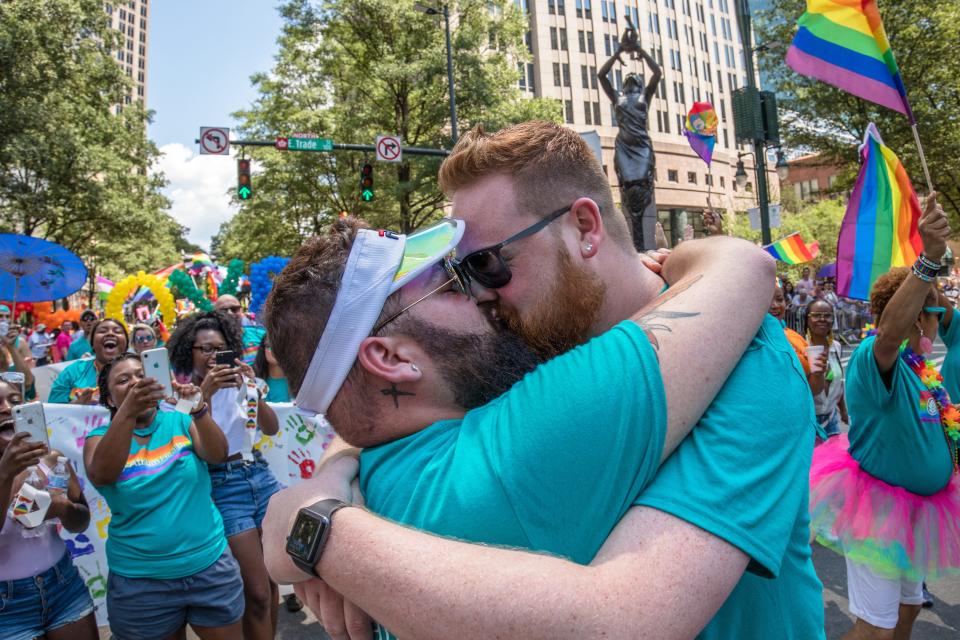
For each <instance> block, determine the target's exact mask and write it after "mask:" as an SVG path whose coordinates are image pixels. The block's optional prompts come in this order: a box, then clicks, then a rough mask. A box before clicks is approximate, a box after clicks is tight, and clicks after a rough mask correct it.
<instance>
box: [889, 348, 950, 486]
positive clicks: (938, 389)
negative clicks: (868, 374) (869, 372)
mask: <svg viewBox="0 0 960 640" xmlns="http://www.w3.org/2000/svg"><path fill="white" fill-rule="evenodd" d="M900 357H901V358H903V361H904V362H905V363H906V364H907V366H908V367H910V370H911V371H913V372H914V373H915V374H917V377H918V378H920V383H921V384H922V385H923V386H925V387H926V388H927V389H928V390H929V392H930V395H931V396H933V400H934V402H936V403H937V408H938V409H939V410H940V424H941V425H942V426H943V433H944V435H946V437H947V441H948V442H950V441H952V442H953V452H952V453H953V456H952V457H953V468H954V471H960V459H958V458H960V452H958V446H960V409H957V407H956V406H954V404H953V403H952V402H950V396H949V395H948V394H947V390H946V389H944V388H943V376H941V375H940V372H939V371H937V366H936V365H935V364H934V363H933V362H931V361H930V360H927V359H926V358H924V357H923V356H921V355H920V354H919V353H917V352H915V351H914V350H913V349H911V348H910V347H908V346H907V341H906V340H904V341H903V344H902V345H901V346H900Z"/></svg>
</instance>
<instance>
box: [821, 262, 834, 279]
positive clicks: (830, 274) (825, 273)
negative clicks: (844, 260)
mask: <svg viewBox="0 0 960 640" xmlns="http://www.w3.org/2000/svg"><path fill="white" fill-rule="evenodd" d="M817 277H818V278H836V277H837V263H836V262H831V263H830V264H825V265H823V266H822V267H821V268H820V271H817Z"/></svg>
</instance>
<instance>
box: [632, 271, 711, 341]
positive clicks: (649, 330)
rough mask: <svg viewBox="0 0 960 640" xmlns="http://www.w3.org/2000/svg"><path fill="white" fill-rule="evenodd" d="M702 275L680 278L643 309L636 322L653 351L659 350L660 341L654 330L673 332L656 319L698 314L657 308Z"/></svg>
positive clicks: (680, 317)
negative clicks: (644, 333)
mask: <svg viewBox="0 0 960 640" xmlns="http://www.w3.org/2000/svg"><path fill="white" fill-rule="evenodd" d="M702 277H703V276H702V275H700V274H697V275H695V276H691V277H690V278H685V279H684V280H681V281H680V282H678V283H677V284H675V285H674V286H672V287H670V288H669V289H668V290H667V291H665V292H664V293H663V294H662V295H660V296H658V297H657V299H656V300H654V301H653V302H652V303H650V305H649V306H647V307H646V308H645V309H644V311H643V315H642V316H641V317H640V319H639V320H638V321H637V324H639V325H640V328H641V329H643V330H644V332H646V334H647V339H648V340H650V344H651V345H653V348H654V350H655V351H660V342H659V341H658V340H657V336H656V335H654V332H655V331H662V332H666V333H672V332H673V330H672V329H670V327H669V326H667V325H665V324H658V323H656V322H655V321H656V320H679V319H683V318H694V317H696V316H699V315H700V313H699V312H690V311H666V310H659V309H660V307H662V306H663V305H665V304H666V303H667V302H669V301H670V300H672V299H674V298H676V297H677V296H678V295H680V294H681V293H683V292H685V291H686V290H687V289H689V288H690V287H692V286H693V285H694V284H695V283H696V282H697V281H698V280H700V279H701V278H702Z"/></svg>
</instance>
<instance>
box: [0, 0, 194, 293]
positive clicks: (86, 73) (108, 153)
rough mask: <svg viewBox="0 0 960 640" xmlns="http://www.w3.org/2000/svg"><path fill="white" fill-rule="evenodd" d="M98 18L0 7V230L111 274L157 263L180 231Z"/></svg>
mask: <svg viewBox="0 0 960 640" xmlns="http://www.w3.org/2000/svg"><path fill="white" fill-rule="evenodd" d="M107 23H108V21H107V16H106V14H105V13H104V5H103V2H102V1H100V0H58V1H57V2H47V1H46V0H17V1H15V2H0V230H2V231H4V232H14V233H23V234H26V235H33V236H39V237H43V238H47V239H49V240H52V241H54V242H58V243H60V244H62V245H64V246H66V247H67V248H69V249H71V250H73V251H74V252H76V253H77V254H78V255H80V256H81V257H82V258H84V259H87V260H90V259H93V260H94V261H95V262H96V264H97V265H98V268H99V269H101V270H103V269H105V270H106V272H108V273H110V274H112V275H121V274H123V273H130V272H133V271H136V270H137V269H147V270H149V269H155V268H156V266H155V265H157V264H169V262H167V261H168V260H171V259H172V258H176V257H177V251H176V246H177V243H178V242H181V243H182V242H183V240H182V237H183V234H184V231H185V229H183V227H181V226H180V225H179V224H177V223H176V222H175V221H174V220H173V219H172V218H171V217H170V216H169V215H168V214H167V213H166V209H167V208H168V206H169V203H168V202H167V200H166V198H164V197H163V196H162V195H161V193H160V189H161V188H162V186H163V185H164V180H163V177H162V176H161V175H151V174H149V173H148V168H149V166H150V164H151V162H152V161H153V159H154V158H155V157H156V156H157V153H158V152H157V149H156V147H155V146H154V145H153V144H152V143H151V142H150V141H149V140H147V137H146V123H147V119H148V114H147V113H146V112H145V111H144V110H143V108H142V107H141V106H140V105H139V104H138V103H136V102H134V103H133V104H125V103H126V100H127V95H128V92H129V90H130V86H131V82H130V80H129V79H128V78H127V76H126V75H125V74H124V73H123V71H122V69H121V68H120V66H119V65H118V64H117V63H116V58H115V53H114V52H115V51H117V50H119V49H120V48H121V47H122V44H123V40H122V38H123V37H122V36H121V34H120V33H119V32H117V31H114V30H112V29H110V28H109V27H108V24H107Z"/></svg>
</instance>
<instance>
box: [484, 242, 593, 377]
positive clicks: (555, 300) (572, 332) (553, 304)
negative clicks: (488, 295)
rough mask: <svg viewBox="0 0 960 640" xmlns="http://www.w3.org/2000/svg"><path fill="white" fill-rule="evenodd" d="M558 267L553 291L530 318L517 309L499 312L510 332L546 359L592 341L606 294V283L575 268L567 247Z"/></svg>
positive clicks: (529, 315) (561, 249) (584, 270)
mask: <svg viewBox="0 0 960 640" xmlns="http://www.w3.org/2000/svg"><path fill="white" fill-rule="evenodd" d="M557 267H558V268H557V280H556V283H555V284H554V286H553V288H552V289H551V290H550V291H548V292H547V293H546V294H544V295H542V296H541V297H540V299H539V300H537V302H536V303H535V305H534V307H533V309H532V310H531V311H530V312H529V313H528V314H526V317H521V315H520V314H519V313H518V312H517V311H516V310H515V309H507V308H505V307H500V309H499V314H500V317H501V318H502V320H503V321H504V322H505V323H506V325H507V327H508V328H509V329H510V331H513V332H514V333H516V334H517V335H518V336H520V337H521V338H522V339H523V341H524V342H525V343H527V345H528V346H529V347H530V348H531V349H533V350H534V351H536V352H537V353H538V354H539V355H540V356H541V357H543V358H552V357H554V356H557V355H560V354H561V353H565V352H567V351H569V350H570V349H572V348H574V347H576V346H577V345H580V344H583V343H584V342H586V341H587V340H589V339H590V332H591V329H592V328H593V327H594V325H595V324H596V321H597V317H598V316H599V315H600V307H601V306H602V305H603V299H604V296H605V294H606V285H604V283H603V281H602V280H601V279H600V278H599V277H598V276H597V275H596V274H594V273H592V272H591V271H589V270H587V269H585V268H584V267H578V266H576V265H574V264H573V261H572V260H571V259H570V256H569V255H568V254H567V252H566V249H564V248H563V247H561V248H560V252H559V255H558V257H557Z"/></svg>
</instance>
